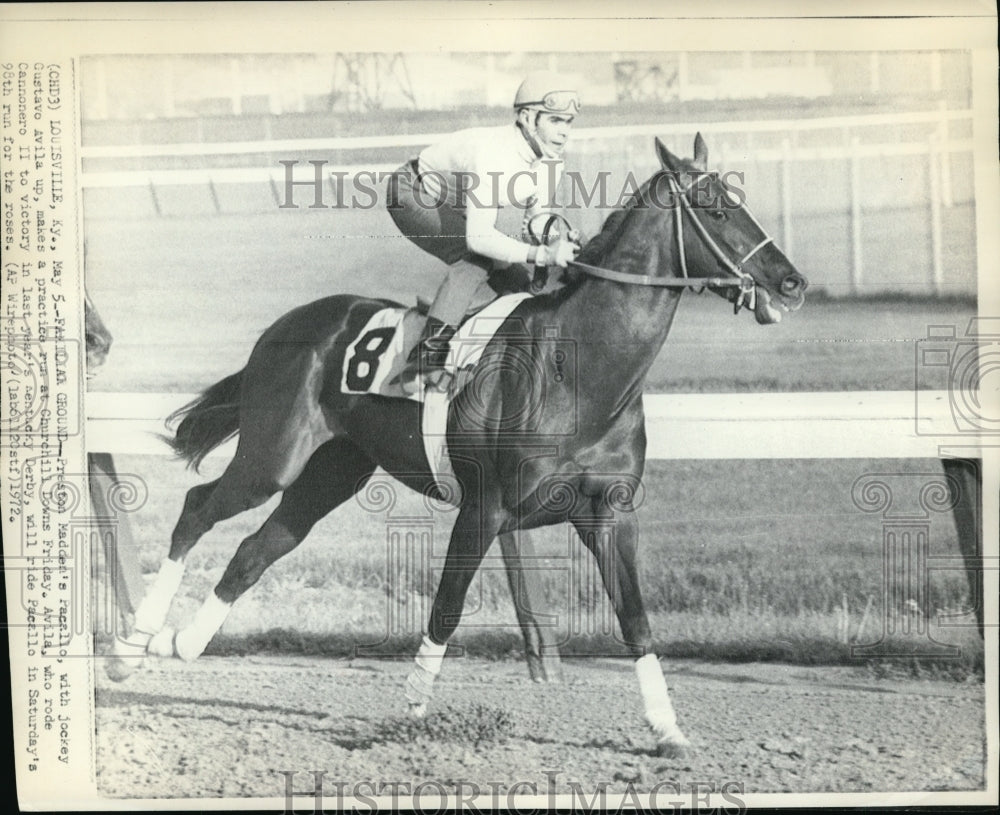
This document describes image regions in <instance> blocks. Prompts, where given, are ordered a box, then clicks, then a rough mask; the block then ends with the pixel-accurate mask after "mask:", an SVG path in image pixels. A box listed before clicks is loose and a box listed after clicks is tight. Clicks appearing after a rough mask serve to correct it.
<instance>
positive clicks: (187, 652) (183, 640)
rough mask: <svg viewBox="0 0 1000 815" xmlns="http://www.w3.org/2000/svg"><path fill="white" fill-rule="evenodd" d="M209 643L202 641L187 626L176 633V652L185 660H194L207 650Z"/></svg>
mask: <svg viewBox="0 0 1000 815" xmlns="http://www.w3.org/2000/svg"><path fill="white" fill-rule="evenodd" d="M207 645H208V643H207V642H201V641H200V639H199V638H198V636H197V635H196V634H195V635H192V633H191V631H190V630H189V629H187V628H185V629H184V630H183V631H178V632H177V633H176V634H174V653H175V654H176V655H177V656H179V657H180V658H181V659H182V660H184V661H185V662H194V661H195V660H196V659H197V658H198V657H200V656H201V655H202V654H203V653H204V652H205V646H207Z"/></svg>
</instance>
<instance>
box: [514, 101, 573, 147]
mask: <svg viewBox="0 0 1000 815" xmlns="http://www.w3.org/2000/svg"><path fill="white" fill-rule="evenodd" d="M521 115H522V116H524V117H525V119H526V120H527V121H525V125H526V126H527V127H528V129H529V130H531V131H532V132H533V134H534V136H535V138H536V139H538V143H539V145H540V146H541V147H542V149H543V150H544V151H545V152H546V153H550V154H552V155H555V156H561V155H562V154H563V151H565V149H566V142H567V141H569V134H570V132H571V131H572V130H573V120H574V119H575V118H576V117H575V116H574V115H573V114H572V113H539V112H537V111H528V110H525V111H523V112H522V113H521Z"/></svg>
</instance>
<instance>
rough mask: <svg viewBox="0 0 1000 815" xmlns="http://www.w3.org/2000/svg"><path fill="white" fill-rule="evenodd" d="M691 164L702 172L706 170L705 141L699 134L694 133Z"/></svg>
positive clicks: (706, 153)
mask: <svg viewBox="0 0 1000 815" xmlns="http://www.w3.org/2000/svg"><path fill="white" fill-rule="evenodd" d="M693 164H694V166H695V167H697V168H698V169H699V170H701V171H702V172H705V171H706V169H707V168H708V147H706V146H705V140H704V139H703V138H702V137H701V133H696V134H695V136H694V162H693Z"/></svg>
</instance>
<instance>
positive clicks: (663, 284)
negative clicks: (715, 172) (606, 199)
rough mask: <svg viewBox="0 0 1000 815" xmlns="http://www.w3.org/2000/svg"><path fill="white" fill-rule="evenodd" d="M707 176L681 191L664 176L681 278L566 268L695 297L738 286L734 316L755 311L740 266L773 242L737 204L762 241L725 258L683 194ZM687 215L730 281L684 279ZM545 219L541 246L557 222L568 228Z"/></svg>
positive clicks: (753, 287) (750, 284) (753, 290)
mask: <svg viewBox="0 0 1000 815" xmlns="http://www.w3.org/2000/svg"><path fill="white" fill-rule="evenodd" d="M707 175H709V173H704V172H703V173H698V174H697V175H695V176H694V178H693V179H692V180H691V181H690V182H688V184H687V185H686V186H684V187H681V185H680V183H679V182H678V181H677V179H676V178H675V177H674V175H672V174H670V173H668V174H667V183H669V184H670V191H671V193H672V194H673V196H674V198H675V200H677V201H679V202H680V206H679V207H674V226H675V228H674V232H675V233H676V235H677V250H678V255H679V257H680V265H681V274H682V278H680V279H678V278H664V277H654V276H653V275H636V274H626V273H625V272H618V271H615V270H614V269H605V268H603V267H601V266H592V265H591V264H589V263H582V262H580V261H578V260H572V261H570V265H572V266H574V267H576V268H577V269H580V270H581V271H582V272H585V273H586V274H588V275H589V276H591V277H597V278H600V279H602V280H610V281H612V282H614V283H625V284H627V285H631V286H655V287H658V288H671V289H685V288H698V293H699V294H700V293H701V292H703V291H704V290H705V289H706V288H727V287H733V286H738V287H739V291H738V292H737V295H736V299H735V300H734V301H733V310H734V312H738V311H739V310H740V309H741V308H742V307H744V306H746V307H747V308H749V309H754V308H756V304H757V283H756V281H755V280H754V279H753V277H752V276H751V275H750V274H748V273H747V272H745V271H743V266H744V265H745V264H746V262H747V261H748V260H750V258H752V257H753V256H754V255H756V254H757V253H758V252H759V251H760V250H761V249H763V248H764V247H765V246H767V245H768V244H770V243H773V242H774V241H773V239H772V238H771V236H770V235H768V234H767V232H766V231H765V230H764V228H763V227H762V226H761V225H760V222H759V221H758V220H757V219H756V218H754V216H753V214H752V213H751V212H750V210H749V209H747V207H746V206H745V205H744V204H742V203H741V204H740V206H739V209H742V210H743V211H744V212H745V213H746V214H747V216H748V217H749V218H750V220H751V222H752V223H753V224H755V225H756V226H757V228H758V229H759V230H760V231H761V232H762V233H763V235H764V239H763V240H761V241H760V242H759V243H758V244H757V245H756V246H754V247H753V248H752V249H751V250H750V251H749V252H747V253H746V254H745V255H744V256H743V257H742V258H740V259H739V260H738V261H733V260H731V259H730V258H729V256H728V255H727V254H726V253H725V252H724V251H723V249H722V247H721V246H719V244H718V243H717V242H716V240H715V238H713V237H712V236H711V234H710V233H709V231H708V229H706V228H705V225H704V224H703V223H702V222H701V220H700V219H699V218H698V217H697V216H695V214H694V206H693V205H692V204H691V202H690V201H689V200H688V197H687V193H688V191H689V190H690V189H691V187H693V186H694V185H695V184H696V183H698V181H700V180H701V179H702V178H704V177H705V176H707ZM685 213H687V215H688V217H689V218H690V219H691V224H692V226H693V227H694V230H695V232H697V234H698V237H699V238H701V241H702V243H703V244H704V245H705V246H706V247H707V248H708V250H709V251H710V252H711V253H712V255H713V256H714V257H715V259H716V260H717V261H718V262H719V263H720V264H721V265H722V267H723V269H725V270H726V271H727V272H728V273H729V274H730V275H731V277H698V278H692V277H689V276H688V269H687V255H686V253H685V250H684V214H685ZM545 215H546V216H547V217H548V220H547V221H546V224H545V227H544V229H543V232H542V235H541V241H542V242H543V243H545V242H547V241H548V237H549V233H550V231H551V229H552V226H553V224H554V223H555V222H557V221H562V223H563V224H564V225H565V226H566V228H567V229H569V228H570V224H569V222H568V221H567V220H566V219H565V218H564V217H563V216H562V215H560V214H558V213H553V214H548V213H545Z"/></svg>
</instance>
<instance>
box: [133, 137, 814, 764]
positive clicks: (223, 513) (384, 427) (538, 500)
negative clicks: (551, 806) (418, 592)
mask: <svg viewBox="0 0 1000 815" xmlns="http://www.w3.org/2000/svg"><path fill="white" fill-rule="evenodd" d="M656 150H657V155H658V157H659V160H660V165H661V169H660V170H658V171H657V172H656V173H655V174H654V175H653V176H652V177H651V178H650V179H649V180H648V181H646V183H645V184H643V185H642V187H641V188H640V189H639V191H638V192H637V194H636V195H635V196H634V197H633V199H632V200H631V201H630V202H629V204H628V205H626V206H625V207H624V208H623V209H621V210H619V211H617V212H615V213H613V214H612V215H611V216H609V218H608V219H607V221H606V222H605V224H604V226H603V228H602V231H601V232H600V234H598V235H597V236H596V237H595V238H594V239H593V240H591V241H590V242H589V243H588V244H587V245H586V246H585V247H584V249H583V251H582V253H581V255H580V257H579V263H578V264H576V269H575V270H574V273H573V275H572V278H573V279H571V280H570V281H569V282H568V284H567V285H566V286H565V287H564V288H562V289H561V290H558V291H556V292H553V293H551V294H547V295H543V296H539V297H535V298H530V299H528V300H526V301H524V302H523V303H521V304H520V305H518V307H517V308H516V309H515V311H514V312H513V313H512V315H511V317H510V318H508V319H507V320H506V321H505V323H504V325H503V327H502V328H501V330H500V331H499V332H498V334H497V336H496V337H495V338H494V339H493V340H492V341H491V343H490V345H489V346H488V348H487V350H486V352H485V354H484V357H483V361H482V362H481V363H480V367H479V369H478V372H477V374H476V375H475V380H474V383H473V384H472V385H470V386H469V387H467V388H466V389H465V390H463V391H462V392H461V393H460V394H459V395H458V397H457V398H456V399H455V401H454V402H453V403H452V405H451V406H450V408H449V413H448V432H447V439H448V445H449V450H450V452H451V458H452V463H453V466H454V471H455V475H456V477H457V480H458V483H459V485H460V487H461V499H460V503H459V504H458V514H457V519H456V521H455V525H454V528H453V531H452V533H451V538H450V542H449V545H448V550H447V554H446V557H445V565H444V568H443V570H442V575H441V580H440V584H439V586H438V589H437V592H436V595H435V597H434V601H433V606H432V611H431V615H430V619H429V621H428V627H427V635H426V636H425V637H424V640H423V644H422V645H421V647H420V651H419V653H418V655H417V658H416V665H415V667H414V670H413V673H412V674H411V675H410V678H409V680H408V683H407V690H406V695H407V698H408V700H409V702H410V705H411V710H413V711H414V712H415V713H417V714H420V713H422V711H423V710H424V709H425V706H426V703H427V702H428V701H429V699H430V697H431V690H432V687H433V682H434V679H435V677H436V676H437V674H438V672H439V670H440V667H441V662H442V657H443V655H444V651H445V648H446V643H447V642H448V640H449V638H450V637H451V635H452V634H453V633H454V631H455V629H456V627H457V626H458V623H459V620H460V617H461V615H462V610H463V605H464V601H465V596H466V592H467V590H468V588H469V585H470V583H471V581H472V579H473V576H474V575H475V573H476V571H477V570H478V568H479V566H480V564H481V561H482V559H483V557H484V555H485V553H486V550H487V548H488V547H489V545H490V544H491V543H492V541H493V539H494V538H495V537H497V536H498V535H499V534H502V533H507V532H511V531H514V530H517V529H532V528H536V527H540V526H545V525H550V524H556V523H563V522H569V523H571V524H572V525H573V526H574V527H575V529H576V531H577V532H578V533H579V535H580V537H581V539H582V541H583V543H584V545H585V546H586V547H587V548H588V549H589V550H590V552H591V553H592V554H593V555H594V557H595V558H596V560H597V564H598V568H599V570H600V573H601V576H602V580H603V583H604V586H605V589H606V591H607V593H608V595H609V598H610V601H611V603H612V605H613V608H614V610H615V612H616V615H617V618H618V622H619V625H620V628H621V635H622V639H623V641H624V643H625V644H626V646H627V648H628V650H629V652H630V653H631V654H632V656H633V657H634V658H635V660H636V663H635V664H636V671H637V675H638V679H639V686H640V690H641V692H642V698H643V704H644V708H645V715H646V718H647V721H648V722H649V723H650V725H651V726H652V728H653V730H654V732H655V734H656V737H657V740H658V742H659V745H660V748H661V750H662V751H663V752H664V753H667V754H672V753H682V752H684V750H685V748H686V746H687V740H686V738H685V737H684V735H683V733H682V732H681V730H680V728H679V727H678V725H677V722H676V719H675V715H674V711H673V708H672V705H671V702H670V699H669V696H668V693H667V687H666V683H665V681H664V678H663V674H662V671H661V668H660V665H659V662H658V660H657V657H656V655H655V654H654V653H653V651H652V635H651V632H650V628H649V623H648V620H647V616H646V611H645V607H644V604H643V599H642V592H641V591H640V586H639V578H638V571H637V566H636V558H637V547H638V540H639V529H638V525H637V521H636V517H635V514H634V497H635V493H636V490H637V489H638V488H639V486H640V482H641V479H642V475H643V468H644V463H645V448H646V437H645V422H644V415H643V404H642V392H643V383H644V379H645V376H646V373H647V371H648V369H649V367H650V365H651V364H652V362H653V360H654V358H655V356H656V354H657V353H658V351H659V350H660V347H661V346H662V345H663V343H664V341H665V339H666V337H667V334H668V332H669V331H670V326H671V322H672V320H673V317H674V313H675V311H676V309H677V306H678V303H679V300H680V296H681V293H682V291H683V288H684V287H687V286H690V285H692V284H697V285H699V286H701V285H705V284H707V285H708V286H709V288H710V289H711V290H713V291H714V292H716V293H717V294H720V295H722V296H725V295H726V292H727V291H730V289H729V288H727V287H728V285H729V284H732V283H735V284H736V291H734V297H735V302H736V304H737V308H739V306H740V305H749V306H752V307H753V309H754V313H755V316H756V318H757V320H758V322H760V323H768V322H774V321H776V320H777V319H779V318H780V316H781V312H780V310H786V311H790V310H795V309H798V308H799V307H800V306H801V305H802V303H803V301H804V291H805V289H806V286H807V282H806V280H805V278H804V277H803V276H802V275H800V274H799V273H798V272H797V271H796V270H795V268H794V267H793V266H792V264H791V263H790V262H789V261H788V259H787V258H786V257H785V256H784V255H783V254H782V253H781V251H780V250H779V249H778V248H777V247H776V246H775V245H774V243H773V242H772V241H771V239H770V238H769V237H768V236H767V235H766V234H765V233H764V231H763V229H762V228H761V227H760V225H759V224H758V223H757V222H756V220H754V219H753V217H752V216H751V215H750V213H749V211H748V210H747V209H746V208H745V207H744V206H742V204H741V201H739V200H734V196H733V195H732V191H731V190H730V189H728V188H727V187H726V185H725V183H724V182H723V181H722V180H721V179H720V178H719V177H718V176H717V175H716V174H713V173H709V172H707V170H706V161H707V151H706V148H705V144H704V142H703V140H702V139H701V136H700V135H699V136H698V137H697V138H696V139H695V156H694V159H693V160H690V161H684V160H681V159H678V158H677V157H675V156H674V155H673V154H672V153H670V151H668V150H667V149H666V147H664V145H663V144H662V143H661V142H660V141H659V140H658V139H657V140H656ZM387 305H392V304H390V303H389V302H388V301H383V300H375V299H370V298H363V297H356V296H350V295H341V296H334V297H327V298H324V299H322V300H318V301H316V302H314V303H310V304H308V305H306V306H303V307H300V308H297V309H295V310H293V311H291V312H289V313H288V314H286V315H285V316H283V317H281V318H280V319H279V320H278V321H277V322H276V323H275V324H274V325H272V326H271V327H270V328H269V329H268V330H267V331H266V332H265V333H264V334H263V336H262V337H261V339H260V340H259V341H258V343H257V345H256V346H255V348H254V350H253V352H252V353H251V356H250V359H249V361H248V363H247V365H246V367H245V368H244V369H243V370H242V371H240V372H238V373H235V374H233V375H231V376H229V377H227V378H226V379H223V380H222V381H220V382H218V383H216V384H215V385H213V386H212V387H210V388H209V389H208V390H207V391H205V392H204V394H203V395H202V397H201V398H200V399H199V400H197V401H196V402H195V403H193V404H192V405H190V406H188V408H187V409H186V414H185V415H184V418H183V421H181V423H180V425H179V426H178V427H177V431H176V436H175V438H174V439H173V442H172V443H173V445H174V447H175V449H176V450H177V451H178V452H179V453H180V454H181V455H182V456H184V457H185V458H187V459H188V461H189V462H193V463H197V462H199V461H200V460H201V459H202V458H203V457H204V456H205V455H206V454H207V453H208V452H209V451H210V450H211V449H213V448H214V447H216V446H218V445H219V444H221V443H222V442H223V441H224V440H226V439H227V438H229V437H231V436H233V435H235V434H237V433H238V434H239V442H238V446H237V450H236V454H235V456H234V458H233V460H232V461H231V462H230V464H229V465H228V467H227V469H226V470H225V472H224V473H223V475H222V476H221V477H220V478H218V479H216V480H215V481H212V482H211V483H208V484H203V485H200V486H197V487H194V488H193V489H192V490H190V492H189V493H188V495H187V498H186V500H185V504H184V509H183V512H182V514H181V517H180V519H179V520H178V522H177V526H176V528H175V529H174V532H173V535H172V539H171V546H170V552H169V557H168V558H167V559H166V560H164V562H163V565H162V566H161V569H160V572H159V574H158V575H157V578H156V580H155V582H154V583H153V585H152V586H151V587H150V589H149V591H148V592H147V594H146V598H145V599H144V601H143V603H142V604H141V606H140V608H139V609H138V610H137V612H136V629H137V632H138V633H137V634H136V635H135V639H134V640H131V641H130V642H129V643H126V644H124V645H123V646H121V647H120V650H119V655H121V656H123V657H124V656H127V655H128V654H129V653H130V652H129V651H128V650H127V649H128V648H132V649H141V650H143V651H144V650H145V649H146V648H147V646H148V647H149V650H150V651H153V652H157V653H160V652H162V651H163V650H164V646H165V647H166V650H168V651H169V650H173V651H174V652H175V653H177V654H178V655H180V656H181V657H184V658H194V657H196V656H198V655H199V654H200V653H201V652H202V651H203V650H204V648H205V646H206V645H207V644H208V642H209V640H210V639H211V638H212V636H213V635H214V634H215V632H216V631H217V630H218V629H219V627H220V626H221V625H222V622H223V621H224V619H225V616H226V614H227V613H228V611H229V609H230V607H231V605H232V603H233V602H235V601H236V599H237V598H239V597H240V596H241V595H242V594H243V593H244V592H246V591H247V590H248V589H249V588H250V587H251V586H253V585H254V583H256V582H257V580H258V579H259V578H260V576H261V575H262V574H263V572H264V571H265V570H266V569H267V568H268V567H269V566H270V565H271V564H273V563H274V562H275V561H276V560H277V559H278V558H280V557H281V556H282V555H284V554H286V553H287V552H289V551H291V550H292V549H293V548H294V547H295V546H297V545H298V544H299V543H300V542H301V541H302V540H303V539H304V538H305V536H306V534H307V533H308V532H309V530H310V529H311V528H312V526H313V524H315V522H316V521H318V520H319V519H320V518H322V517H323V516H324V515H326V514H327V513H329V512H330V511H331V510H333V509H334V508H335V507H337V506H339V505H340V504H342V503H344V502H345V501H347V500H348V499H349V498H351V497H352V496H353V495H354V494H355V493H356V492H357V491H358V490H359V489H361V487H362V486H363V485H364V484H365V482H366V481H367V480H368V479H369V478H370V476H371V475H372V473H373V471H374V470H375V468H376V467H377V466H381V467H382V468H384V469H385V470H386V471H387V472H388V473H390V474H391V475H393V476H395V477H396V478H398V479H399V480H400V481H402V482H403V483H404V484H406V485H408V486H410V487H412V488H413V489H415V490H418V491H420V492H424V493H436V491H437V486H436V483H435V480H434V477H433V475H432V473H431V471H430V469H429V466H428V463H427V460H426V456H425V452H424V448H423V445H422V440H421V437H420V433H419V428H420V420H421V411H422V407H421V405H420V404H418V403H415V402H412V401H406V400H397V399H386V398H382V397H374V396H356V395H346V394H343V393H341V391H340V377H341V370H342V365H343V360H344V354H345V350H346V348H347V346H348V344H349V343H350V342H351V341H352V340H353V339H354V338H355V337H356V336H357V334H358V332H359V331H360V330H361V329H362V328H363V327H364V326H365V324H366V322H367V321H368V319H369V318H370V317H371V315H372V314H373V313H374V312H375V311H377V310H378V309H381V308H384V307H385V306H387ZM779 309H780V310H779ZM553 333H555V334H557V335H558V337H559V338H561V339H563V340H568V341H569V342H570V344H571V349H572V353H571V354H570V356H572V357H573V358H572V359H566V358H563V359H559V358H557V356H556V354H555V353H554V351H553V345H552V343H551V342H549V341H548V338H550V337H552V336H553ZM483 371H485V372H486V374H485V375H482V376H481V375H480V372H483ZM278 492H282V493H283V495H282V499H281V502H280V504H279V506H278V507H277V508H276V509H275V510H274V512H273V513H272V514H271V516H270V517H269V518H268V519H267V521H266V522H265V523H264V525H263V526H262V527H261V528H260V529H259V530H258V531H257V532H256V533H254V534H253V535H251V536H250V537H249V538H247V539H246V540H244V541H243V542H242V544H241V545H240V546H239V548H238V550H237V552H236V554H235V555H234V557H233V559H232V560H231V561H230V563H229V565H228V567H227V568H226V571H225V573H224V575H223V577H222V579H221V580H220V582H219V583H218V585H217V586H216V588H215V591H214V592H213V593H212V594H211V595H210V596H209V598H208V599H207V600H206V602H205V604H204V605H203V606H202V607H201V609H200V610H199V611H198V612H197V613H196V614H195V617H194V620H193V621H192V622H191V624H190V625H188V626H187V627H185V628H183V629H181V630H180V631H179V632H177V633H176V635H173V636H172V637H169V638H168V639H172V642H167V643H166V644H164V642H163V641H162V638H161V637H160V636H159V635H158V632H160V631H161V629H162V628H163V624H164V619H165V616H166V613H167V610H168V608H169V604H170V601H171V599H172V598H173V596H174V594H175V593H176V591H177V588H178V585H179V583H180V579H181V576H182V573H183V562H184V558H185V556H186V555H187V554H188V552H189V551H190V550H191V548H192V547H193V546H194V545H195V543H196V542H197V541H198V539H199V538H200V537H201V536H202V535H204V534H205V533H206V532H207V531H208V530H209V529H211V528H212V526H213V525H215V524H216V523H218V522H220V521H223V520H225V519H227V518H230V517H232V516H234V515H236V514H238V513H241V512H243V511H245V510H248V509H251V508H253V507H257V506H259V505H261V504H262V503H264V502H265V501H266V500H267V499H268V498H270V497H271V496H272V495H274V494H276V493H278ZM154 635H155V636H154Z"/></svg>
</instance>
